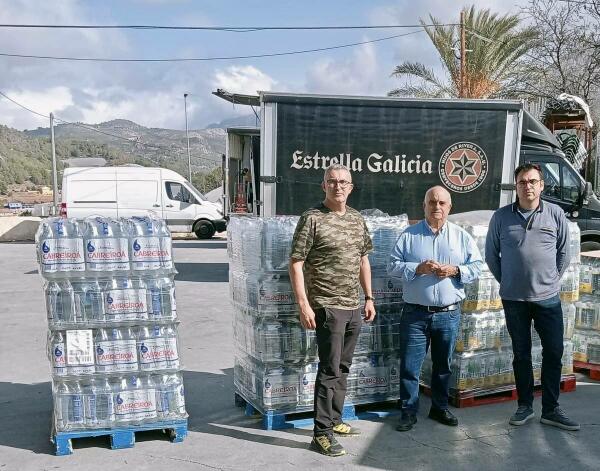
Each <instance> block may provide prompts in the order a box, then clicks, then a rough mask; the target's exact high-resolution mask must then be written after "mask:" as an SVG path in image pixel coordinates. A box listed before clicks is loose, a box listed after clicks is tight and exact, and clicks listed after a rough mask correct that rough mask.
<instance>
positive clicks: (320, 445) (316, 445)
mask: <svg viewBox="0 0 600 471" xmlns="http://www.w3.org/2000/svg"><path fill="white" fill-rule="evenodd" d="M310 448H311V449H312V450H314V451H318V452H319V453H321V454H322V455H326V456H342V455H345V454H346V450H344V447H343V446H342V445H340V444H339V443H338V441H337V440H336V439H335V438H334V437H333V435H315V436H314V437H313V439H312V442H310Z"/></svg>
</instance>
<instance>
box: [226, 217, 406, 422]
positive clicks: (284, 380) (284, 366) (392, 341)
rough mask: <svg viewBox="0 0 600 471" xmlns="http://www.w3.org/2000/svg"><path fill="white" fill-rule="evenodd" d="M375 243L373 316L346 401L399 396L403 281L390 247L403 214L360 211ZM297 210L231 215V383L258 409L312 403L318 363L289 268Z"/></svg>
mask: <svg viewBox="0 0 600 471" xmlns="http://www.w3.org/2000/svg"><path fill="white" fill-rule="evenodd" d="M365 220H366V222H367V225H368V227H369V231H370V233H371V235H372V238H373V242H374V251H373V252H372V253H371V254H370V256H369V258H370V261H371V265H372V273H373V293H374V297H375V299H376V308H377V312H378V315H377V317H376V322H374V323H372V324H366V323H365V324H363V326H362V329H361V334H360V337H359V340H358V344H357V346H356V350H355V356H354V361H353V365H352V368H351V370H350V374H349V377H348V394H347V402H348V403H351V404H364V403H371V402H378V401H382V400H387V399H397V398H398V394H399V378H398V360H397V353H396V352H397V348H398V322H399V317H400V313H401V310H402V305H401V300H402V292H401V289H400V281H399V280H394V279H391V278H389V277H387V274H386V264H387V260H388V257H389V253H390V251H391V249H392V247H393V245H394V244H395V242H396V239H397V237H398V236H399V234H400V233H401V232H402V230H404V228H405V227H406V226H407V225H408V219H407V218H406V216H396V217H385V216H367V217H365ZM297 222H298V217H295V216H279V217H272V218H254V217H244V216H238V217H232V219H231V221H230V224H229V227H228V232H229V237H228V255H229V267H230V273H229V280H230V281H229V283H230V296H231V301H232V304H233V307H234V320H233V324H234V329H233V330H234V341H235V345H236V356H235V367H234V385H235V394H236V400H237V401H238V403H239V404H240V405H243V404H247V405H250V406H251V407H252V408H253V409H254V410H256V411H258V412H259V413H261V414H263V415H265V414H271V415H273V414H290V413H296V412H307V411H311V410H312V409H313V396H314V384H315V378H316V373H317V368H318V355H317V346H316V338H315V332H314V331H311V330H305V329H303V328H302V326H301V325H300V323H299V312H298V307H297V305H296V302H295V298H294V294H293V291H292V287H291V284H290V279H289V275H288V266H289V257H290V251H291V244H292V238H293V234H294V230H295V228H296V225H297Z"/></svg>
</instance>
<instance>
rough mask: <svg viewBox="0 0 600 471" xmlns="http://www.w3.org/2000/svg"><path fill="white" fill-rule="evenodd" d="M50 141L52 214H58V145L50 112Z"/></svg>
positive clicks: (52, 115) (52, 114)
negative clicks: (55, 142)
mask: <svg viewBox="0 0 600 471" xmlns="http://www.w3.org/2000/svg"><path fill="white" fill-rule="evenodd" d="M50 143H51V146H52V198H53V205H52V215H54V216H55V215H56V214H58V176H57V171H56V145H55V144H54V113H50Z"/></svg>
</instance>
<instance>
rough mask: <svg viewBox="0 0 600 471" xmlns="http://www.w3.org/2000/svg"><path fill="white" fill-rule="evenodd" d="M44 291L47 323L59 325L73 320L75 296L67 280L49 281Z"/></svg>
mask: <svg viewBox="0 0 600 471" xmlns="http://www.w3.org/2000/svg"><path fill="white" fill-rule="evenodd" d="M45 292H46V312H47V316H48V322H49V324H50V325H60V324H68V323H73V322H75V297H74V293H73V287H72V286H71V283H70V282H69V280H58V281H49V282H48V283H47V285H46V289H45Z"/></svg>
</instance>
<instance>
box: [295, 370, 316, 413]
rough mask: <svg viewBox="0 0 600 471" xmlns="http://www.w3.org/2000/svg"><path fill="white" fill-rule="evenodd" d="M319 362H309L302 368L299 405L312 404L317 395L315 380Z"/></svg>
mask: <svg viewBox="0 0 600 471" xmlns="http://www.w3.org/2000/svg"><path fill="white" fill-rule="evenodd" d="M318 369H319V364H318V363H317V362H313V363H308V364H307V365H305V366H304V367H302V368H301V369H300V384H299V386H300V391H299V394H298V405H299V406H311V405H313V402H314V396H315V381H316V379H317V371H318Z"/></svg>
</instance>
